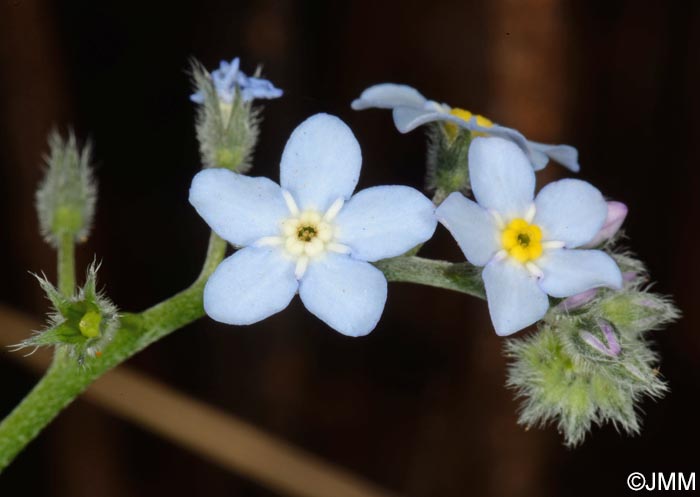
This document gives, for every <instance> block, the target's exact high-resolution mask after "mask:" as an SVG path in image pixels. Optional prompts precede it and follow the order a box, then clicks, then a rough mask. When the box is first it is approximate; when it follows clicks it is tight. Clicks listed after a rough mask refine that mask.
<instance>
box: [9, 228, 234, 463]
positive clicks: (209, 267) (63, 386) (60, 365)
mask: <svg viewBox="0 0 700 497" xmlns="http://www.w3.org/2000/svg"><path fill="white" fill-rule="evenodd" d="M225 252H226V242H225V241H224V240H222V239H221V238H219V237H218V236H216V235H215V234H213V233H212V235H211V238H210V239H209V248H208V251H207V257H206V260H205V262H204V266H203V268H202V272H201V274H200V275H199V277H198V278H197V280H196V281H195V282H194V283H193V284H192V285H191V286H190V287H189V288H187V289H185V290H183V291H182V292H180V293H178V294H176V295H174V296H172V297H170V298H169V299H167V300H165V301H163V302H161V303H160V304H158V305H155V306H153V307H151V308H150V309H147V310H145V311H143V312H142V313H140V314H125V315H123V316H122V319H121V323H120V329H119V331H118V332H117V333H116V334H115V337H114V339H113V340H112V341H111V342H110V343H109V345H107V346H106V347H105V348H104V349H103V351H102V356H101V357H91V358H87V359H86V360H85V363H84V365H82V366H81V365H79V364H78V361H76V360H75V359H74V358H72V357H69V356H68V354H67V351H66V350H65V349H62V348H57V349H56V354H55V356H54V361H53V364H52V365H51V367H50V368H49V369H48V371H47V372H46V374H45V375H44V377H43V378H42V379H41V380H40V381H39V382H38V383H37V384H36V386H35V387H34V389H32V391H31V392H29V394H27V396H26V397H25V398H24V400H23V401H22V402H21V403H20V404H19V405H18V406H17V407H16V408H15V409H14V410H13V411H12V412H11V413H10V414H9V415H8V416H7V417H6V418H5V419H4V420H3V422H2V423H1V424H0V472H1V471H2V470H3V469H4V468H5V467H7V465H8V464H10V462H12V460H13V459H14V458H15V456H16V455H17V454H18V453H19V452H20V451H21V450H22V449H23V448H24V447H25V446H26V445H27V444H28V443H29V442H30V441H31V440H33V439H34V437H36V435H37V434H38V433H39V432H40V431H41V430H42V429H43V428H44V427H45V426H46V425H47V424H49V422H51V420H52V419H53V418H54V417H56V415H57V414H58V413H59V412H61V410H62V409H63V408H64V407H66V406H67V405H68V404H69V403H70V402H71V401H73V399H75V398H76V397H77V396H78V395H79V394H80V393H81V392H83V391H84V390H85V389H86V388H87V387H88V386H89V385H90V383H92V382H93V381H95V380H96V379H97V378H99V377H100V376H102V375H103V374H104V373H105V372H107V371H109V370H110V369H112V368H113V367H115V366H117V365H118V364H120V363H121V362H123V361H124V360H126V359H128V358H129V357H131V356H133V355H134V354H136V353H137V352H139V351H141V350H143V349H144V348H145V347H146V346H148V345H149V344H151V343H153V342H154V341H156V340H158V339H160V338H162V337H164V336H165V335H167V334H168V333H171V332H173V331H175V330H177V329H179V328H182V327H183V326H185V325H187V324H189V323H191V322H193V321H195V320H197V319H199V318H200V317H202V316H203V315H204V309H203V307H202V292H203V290H204V284H205V283H206V280H207V278H208V277H209V275H210V274H211V273H212V271H213V270H214V269H215V268H216V266H217V265H218V264H219V262H221V260H222V259H223V258H224V254H225ZM64 281H65V280H64ZM66 286H67V285H66Z"/></svg>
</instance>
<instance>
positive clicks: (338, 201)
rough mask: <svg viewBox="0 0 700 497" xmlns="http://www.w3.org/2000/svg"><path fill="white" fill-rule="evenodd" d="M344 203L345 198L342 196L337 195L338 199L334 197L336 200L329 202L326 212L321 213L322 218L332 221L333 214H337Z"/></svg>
mask: <svg viewBox="0 0 700 497" xmlns="http://www.w3.org/2000/svg"><path fill="white" fill-rule="evenodd" d="M344 204H345V199H344V198H343V197H339V198H338V199H336V201H335V202H333V203H332V204H331V206H330V207H329V208H328V210H327V211H326V213H325V214H324V215H323V220H324V221H333V219H335V216H337V215H338V213H339V212H340V209H342V208H343V205H344Z"/></svg>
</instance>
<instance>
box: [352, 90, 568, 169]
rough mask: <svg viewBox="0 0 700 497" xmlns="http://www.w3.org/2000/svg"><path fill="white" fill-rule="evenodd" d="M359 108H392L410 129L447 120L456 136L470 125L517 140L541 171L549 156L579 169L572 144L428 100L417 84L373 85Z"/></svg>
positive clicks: (402, 127) (476, 132)
mask: <svg viewBox="0 0 700 497" xmlns="http://www.w3.org/2000/svg"><path fill="white" fill-rule="evenodd" d="M352 108H353V109H355V110H364V109H372V108H375V109H391V110H392V113H393V116H394V124H395V125H396V129H398V130H399V131H400V132H401V133H408V132H409V131H412V130H414V129H416V128H417V127H418V126H422V125H423V124H427V123H430V122H435V121H441V122H443V123H444V126H445V132H446V133H447V135H448V137H449V138H451V139H454V137H455V136H456V135H457V131H458V128H463V129H468V130H469V131H471V133H472V135H473V136H497V137H500V138H505V139H506V140H510V141H512V142H513V143H515V144H516V145H517V146H518V147H520V149H521V150H522V151H523V152H525V154H526V155H527V157H528V159H529V160H530V163H531V164H532V167H533V168H534V169H535V171H539V170H540V169H542V168H544V167H545V166H546V165H547V162H549V160H550V159H551V160H553V161H554V162H558V163H559V164H561V165H563V166H564V167H566V168H567V169H570V170H571V171H574V172H578V171H579V169H580V167H579V163H578V151H577V150H576V149H575V148H574V147H572V146H570V145H551V144H548V143H539V142H535V141H532V140H528V139H527V138H525V136H523V134H522V133H520V131H518V130H516V129H513V128H508V127H506V126H501V125H499V124H496V123H494V122H493V121H491V120H490V119H488V118H486V117H484V116H481V115H478V114H473V113H471V112H469V111H467V110H464V109H460V108H458V107H450V106H449V105H447V104H441V103H438V102H435V101H434V100H428V99H427V98H425V97H424V96H423V95H421V94H420V93H419V92H418V91H417V90H416V89H415V88H411V87H410V86H407V85H397V84H394V83H382V84H378V85H374V86H370V87H369V88H367V89H366V90H365V91H363V92H362V94H361V95H360V98H357V99H355V100H354V101H353V102H352Z"/></svg>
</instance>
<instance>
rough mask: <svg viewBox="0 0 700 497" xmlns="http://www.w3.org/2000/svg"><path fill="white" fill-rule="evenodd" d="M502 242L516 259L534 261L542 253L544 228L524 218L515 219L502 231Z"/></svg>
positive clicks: (509, 253)
mask: <svg viewBox="0 0 700 497" xmlns="http://www.w3.org/2000/svg"><path fill="white" fill-rule="evenodd" d="M501 244H502V245H503V249H504V250H505V251H506V252H507V253H508V255H510V256H511V257H512V258H513V259H515V260H516V261H518V262H522V263H526V262H530V261H534V260H535V259H538V258H539V257H540V256H541V255H542V230H541V229H540V227H539V226H537V225H536V224H530V223H528V222H527V221H526V220H524V219H521V218H518V219H513V220H512V221H511V222H509V223H508V224H507V225H506V227H505V228H504V229H503V231H502V232H501Z"/></svg>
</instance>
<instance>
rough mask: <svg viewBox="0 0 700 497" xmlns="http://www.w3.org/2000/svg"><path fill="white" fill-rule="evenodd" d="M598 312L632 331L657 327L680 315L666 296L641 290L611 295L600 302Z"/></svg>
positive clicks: (639, 331)
mask: <svg viewBox="0 0 700 497" xmlns="http://www.w3.org/2000/svg"><path fill="white" fill-rule="evenodd" d="M600 314H601V315H602V316H603V318H605V319H606V320H608V321H610V322H612V323H615V326H617V327H618V328H621V329H623V330H626V331H630V332H633V333H641V332H645V331H648V330H652V329H656V328H659V327H661V326H662V325H664V324H667V323H670V322H672V321H675V320H676V319H678V317H679V316H680V313H679V311H678V309H677V308H676V307H675V306H674V305H673V303H672V302H670V301H669V300H668V299H667V298H666V297H664V296H661V295H656V294H654V293H651V292H647V291H643V290H628V291H622V292H619V293H616V294H613V295H611V296H610V297H609V298H607V299H605V300H603V301H602V302H601V303H600Z"/></svg>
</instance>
